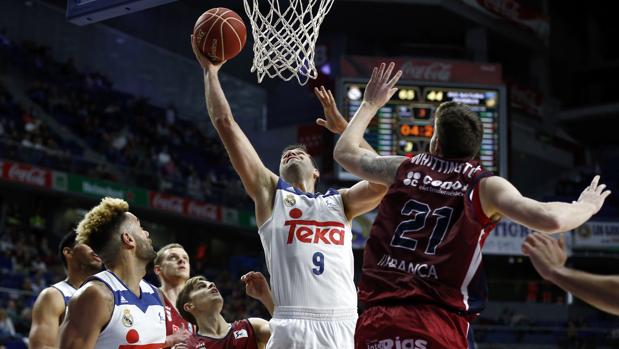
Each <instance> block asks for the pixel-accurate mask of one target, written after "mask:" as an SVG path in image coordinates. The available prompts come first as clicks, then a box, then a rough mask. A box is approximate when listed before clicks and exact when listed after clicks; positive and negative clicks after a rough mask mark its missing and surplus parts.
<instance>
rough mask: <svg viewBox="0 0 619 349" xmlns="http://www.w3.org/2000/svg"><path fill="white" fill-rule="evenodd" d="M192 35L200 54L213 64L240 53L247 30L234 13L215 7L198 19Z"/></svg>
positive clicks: (241, 20)
mask: <svg viewBox="0 0 619 349" xmlns="http://www.w3.org/2000/svg"><path fill="white" fill-rule="evenodd" d="M193 35H194V37H195V39H196V42H197V44H198V48H199V49H200V51H201V52H202V53H204V54H205V55H206V56H207V57H209V58H210V59H211V60H213V61H214V62H221V61H223V60H228V59H230V58H233V57H234V56H236V55H238V54H239V52H241V50H242V49H243V47H244V46H245V41H246V40H247V29H246V28H245V23H243V19H241V17H240V16H239V15H238V14H236V12H234V11H232V10H230V9H227V8H224V7H217V8H212V9H210V10H208V11H206V12H204V13H203V14H202V16H200V18H198V20H197V21H196V25H195V26H194V27H193Z"/></svg>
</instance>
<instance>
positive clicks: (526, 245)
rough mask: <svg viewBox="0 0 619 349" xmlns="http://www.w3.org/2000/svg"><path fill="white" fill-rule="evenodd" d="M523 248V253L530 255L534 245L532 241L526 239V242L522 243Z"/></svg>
mask: <svg viewBox="0 0 619 349" xmlns="http://www.w3.org/2000/svg"><path fill="white" fill-rule="evenodd" d="M521 249H522V253H523V254H524V255H525V256H530V255H531V252H533V249H534V247H533V245H531V243H530V242H529V241H526V240H525V242H523V243H522V248H521Z"/></svg>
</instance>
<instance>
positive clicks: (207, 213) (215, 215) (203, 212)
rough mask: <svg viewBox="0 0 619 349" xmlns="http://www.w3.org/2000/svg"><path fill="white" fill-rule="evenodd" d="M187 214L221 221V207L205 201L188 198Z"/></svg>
mask: <svg viewBox="0 0 619 349" xmlns="http://www.w3.org/2000/svg"><path fill="white" fill-rule="evenodd" d="M186 207H187V210H186V214H187V215H189V216H192V217H196V218H202V219H208V220H210V221H216V222H219V221H221V207H219V206H217V205H214V204H207V203H205V202H200V201H195V200H188V201H187V206H186Z"/></svg>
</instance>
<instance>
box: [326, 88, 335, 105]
mask: <svg viewBox="0 0 619 349" xmlns="http://www.w3.org/2000/svg"><path fill="white" fill-rule="evenodd" d="M327 92H329V102H331V103H333V104H335V98H334V97H333V93H331V90H327Z"/></svg>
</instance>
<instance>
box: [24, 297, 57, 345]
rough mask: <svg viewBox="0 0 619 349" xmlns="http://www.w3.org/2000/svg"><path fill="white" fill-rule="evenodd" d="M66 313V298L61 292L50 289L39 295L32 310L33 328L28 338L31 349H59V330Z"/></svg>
mask: <svg viewBox="0 0 619 349" xmlns="http://www.w3.org/2000/svg"><path fill="white" fill-rule="evenodd" d="M64 311H65V304H64V298H63V296H62V294H61V293H60V291H59V290H57V289H55V288H53V287H48V288H46V289H45V290H43V291H42V292H41V294H39V296H38V297H37V300H36V302H35V303H34V306H33V308H32V326H31V327H30V334H29V336H28V345H29V347H30V348H31V349H51V348H58V330H59V328H60V319H61V317H62V314H63V313H64Z"/></svg>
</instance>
